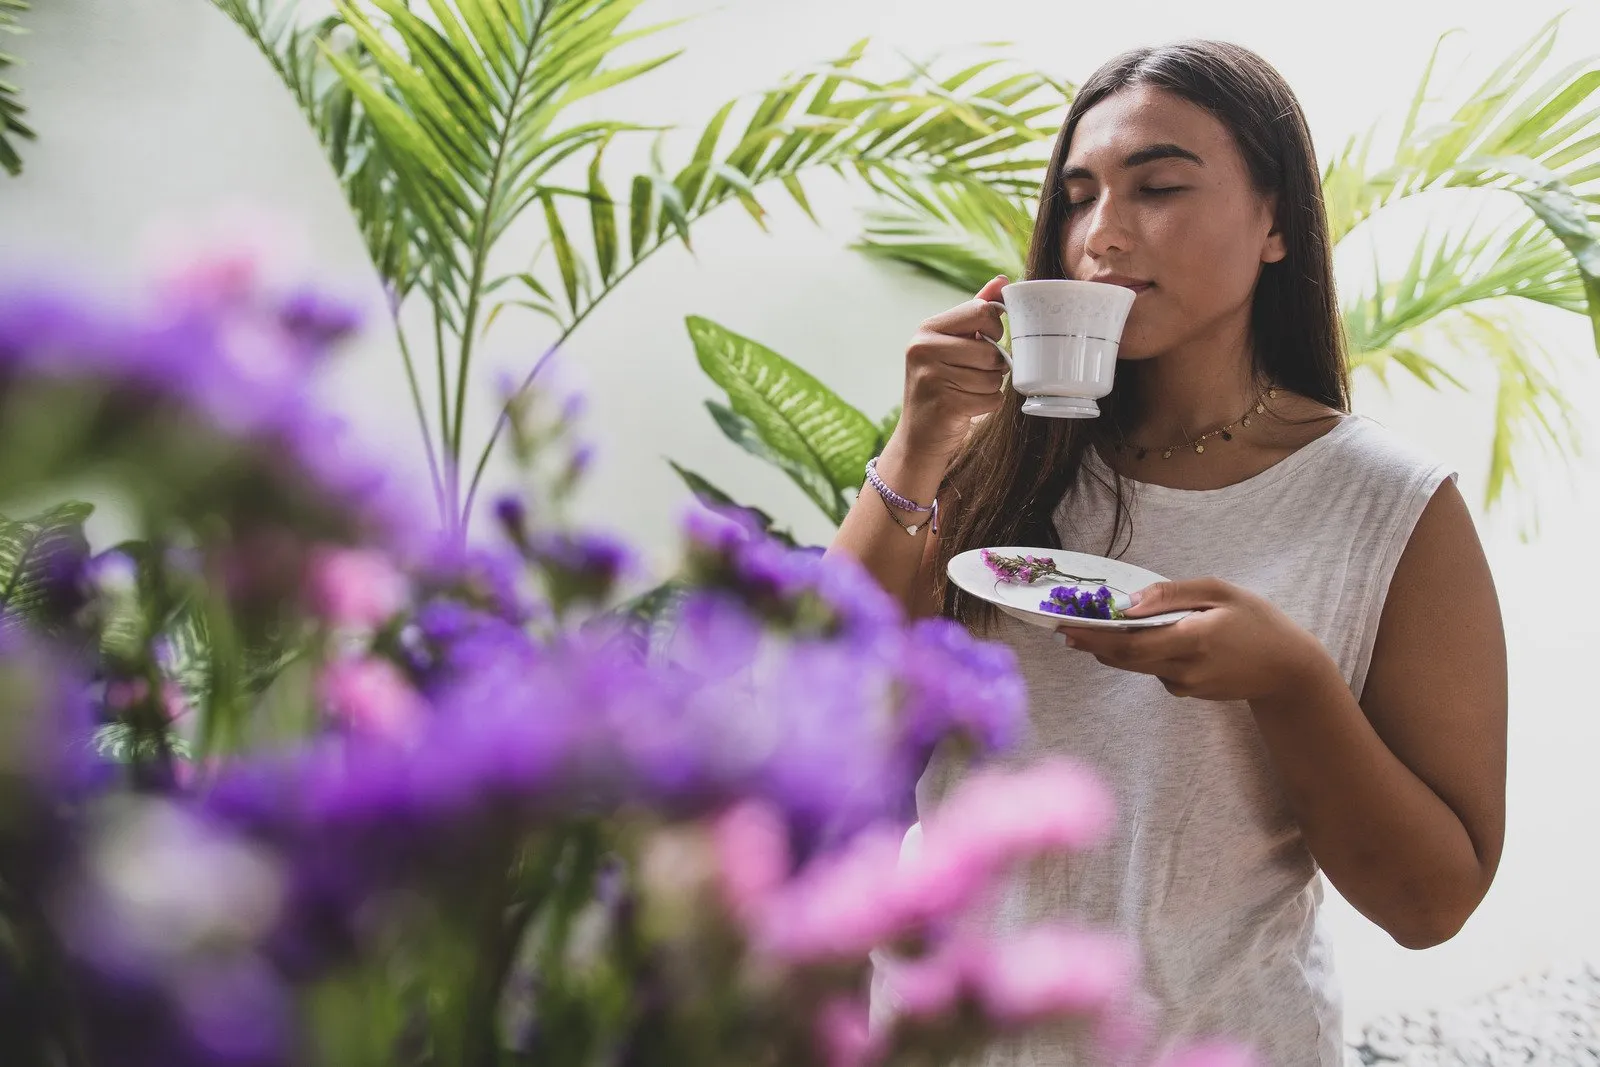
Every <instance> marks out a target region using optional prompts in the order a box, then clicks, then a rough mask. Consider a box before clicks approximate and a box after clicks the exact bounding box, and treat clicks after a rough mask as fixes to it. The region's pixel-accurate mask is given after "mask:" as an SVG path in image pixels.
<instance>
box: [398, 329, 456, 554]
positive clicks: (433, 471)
mask: <svg viewBox="0 0 1600 1067" xmlns="http://www.w3.org/2000/svg"><path fill="white" fill-rule="evenodd" d="M394 333H395V336H396V337H397V338H399V340H400V357H401V359H402V360H403V361H404V362H405V368H406V384H407V385H409V386H410V387H411V405H412V407H413V408H414V409H415V410H416V413H417V426H418V428H419V429H421V430H422V447H423V450H424V451H425V452H426V453H427V456H428V477H429V480H430V481H431V482H432V483H433V502H434V505H435V507H436V508H437V509H438V512H439V521H440V522H441V523H445V522H448V521H449V518H448V517H449V514H450V512H449V509H448V507H447V505H446V501H445V495H444V479H443V478H442V477H441V476H440V473H439V459H438V457H437V456H436V455H435V454H434V451H433V433H432V431H431V430H430V429H429V428H428V415H427V411H426V410H425V409H424V407H423V403H422V389H421V387H420V386H419V385H418V384H417V368H416V364H415V363H414V362H413V361H412V358H411V346H410V345H409V344H407V343H406V332H405V330H404V329H403V328H402V327H401V325H400V309H399V308H398V307H397V308H395V310H394Z"/></svg>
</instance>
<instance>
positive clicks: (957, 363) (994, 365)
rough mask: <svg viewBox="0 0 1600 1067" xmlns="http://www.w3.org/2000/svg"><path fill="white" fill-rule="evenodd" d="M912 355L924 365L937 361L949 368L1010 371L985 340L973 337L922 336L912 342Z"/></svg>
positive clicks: (997, 352)
mask: <svg viewBox="0 0 1600 1067" xmlns="http://www.w3.org/2000/svg"><path fill="white" fill-rule="evenodd" d="M911 355H912V356H913V357H914V358H915V359H917V360H919V361H921V362H924V363H933V362H938V363H944V364H947V365H949V366H952V367H971V368H973V369H974V370H982V371H999V372H1000V373H1002V374H1003V373H1005V372H1006V371H1008V370H1010V369H1011V368H1010V367H1009V366H1008V365H1007V364H1006V361H1005V360H1004V359H1003V358H1002V357H1001V355H1000V350H999V349H998V348H996V347H995V346H994V345H992V344H990V343H989V342H988V341H980V340H978V339H977V336H976V335H975V334H974V335H972V336H968V337H952V336H951V335H949V334H943V333H923V334H920V335H919V336H918V337H917V338H916V340H915V341H914V342H912V346H911Z"/></svg>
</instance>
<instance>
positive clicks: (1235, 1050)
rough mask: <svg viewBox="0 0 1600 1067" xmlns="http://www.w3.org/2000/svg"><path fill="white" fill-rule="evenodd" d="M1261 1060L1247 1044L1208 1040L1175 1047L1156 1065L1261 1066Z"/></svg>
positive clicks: (1195, 1066)
mask: <svg viewBox="0 0 1600 1067" xmlns="http://www.w3.org/2000/svg"><path fill="white" fill-rule="evenodd" d="M1260 1063H1261V1060H1260V1059H1259V1058H1258V1057H1257V1056H1256V1054H1255V1053H1254V1052H1253V1051H1252V1050H1251V1049H1250V1048H1249V1046H1247V1045H1240V1044H1236V1043H1233V1042H1228V1041H1208V1042H1201V1043H1199V1044H1194V1045H1189V1046H1187V1047H1186V1048H1179V1049H1174V1050H1173V1051H1172V1052H1169V1053H1167V1054H1166V1055H1165V1056H1163V1057H1161V1059H1160V1060H1159V1061H1157V1063H1156V1065H1155V1067H1259V1065H1260Z"/></svg>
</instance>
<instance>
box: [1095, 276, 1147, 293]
mask: <svg viewBox="0 0 1600 1067" xmlns="http://www.w3.org/2000/svg"><path fill="white" fill-rule="evenodd" d="M1089 280H1090V281H1091V282H1103V283H1104V284H1106V285H1120V286H1122V287H1123V288H1124V289H1132V290H1133V291H1134V292H1135V293H1142V292H1144V291H1145V290H1146V289H1149V288H1150V287H1151V286H1153V285H1154V284H1155V283H1154V282H1147V281H1142V280H1140V279H1138V278H1129V277H1127V276H1126V275H1122V274H1102V275H1099V276H1097V277H1094V278H1090V279H1089Z"/></svg>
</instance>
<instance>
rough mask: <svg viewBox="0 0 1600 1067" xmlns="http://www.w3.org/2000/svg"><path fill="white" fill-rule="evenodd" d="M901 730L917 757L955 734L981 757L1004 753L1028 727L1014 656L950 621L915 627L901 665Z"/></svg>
mask: <svg viewBox="0 0 1600 1067" xmlns="http://www.w3.org/2000/svg"><path fill="white" fill-rule="evenodd" d="M899 674H900V680H901V685H902V687H903V692H904V696H903V706H902V711H901V715H902V716H903V718H904V724H905V725H904V730H905V735H906V740H907V743H908V744H909V745H910V746H912V751H913V752H914V753H916V754H917V755H918V756H919V757H921V758H926V756H927V755H928V754H929V753H931V752H932V749H933V746H934V745H935V744H936V743H937V742H938V741H939V740H940V739H941V738H943V737H945V736H947V735H949V734H952V733H958V734H961V735H963V736H964V737H966V739H967V740H968V741H969V742H971V743H973V744H974V745H976V746H977V748H978V750H979V752H980V753H982V752H995V751H1000V750H1004V749H1008V748H1010V747H1011V746H1013V745H1015V744H1016V743H1017V742H1018V741H1020V740H1021V739H1022V736H1023V734H1024V732H1025V731H1026V729H1027V724H1028V717H1027V706H1028V700H1027V691H1026V688H1025V686H1024V685H1023V682H1022V678H1021V676H1020V675H1019V674H1018V673H1017V660H1016V654H1015V653H1014V652H1012V650H1011V649H1010V648H1009V647H1007V646H1005V645H1001V644H997V643H994V642H988V641H979V640H977V639H976V638H974V637H973V636H972V634H971V633H970V632H968V631H967V629H966V628H965V627H963V626H961V625H960V624H958V623H956V622H954V621H952V620H949V619H924V620H921V621H919V622H917V623H915V624H914V625H913V626H912V627H911V629H910V631H909V633H908V635H907V639H906V644H905V650H904V653H903V658H902V660H901V665H900V670H899Z"/></svg>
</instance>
